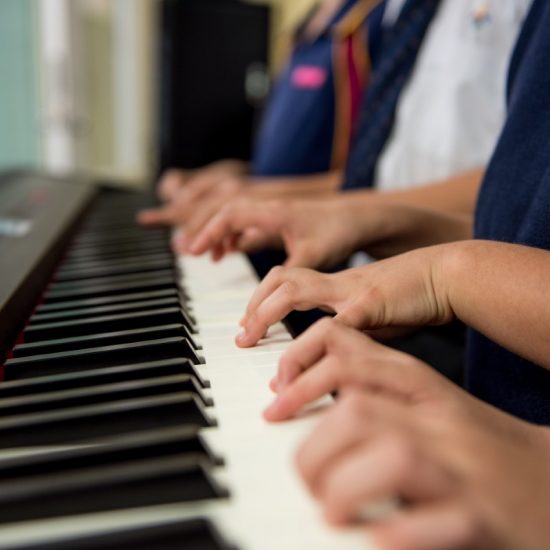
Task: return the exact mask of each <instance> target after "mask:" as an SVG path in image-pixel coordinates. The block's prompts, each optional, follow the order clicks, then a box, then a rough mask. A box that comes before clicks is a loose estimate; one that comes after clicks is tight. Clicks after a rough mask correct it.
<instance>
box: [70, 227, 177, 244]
mask: <svg viewBox="0 0 550 550" xmlns="http://www.w3.org/2000/svg"><path fill="white" fill-rule="evenodd" d="M163 234H164V237H165V239H169V238H170V234H169V232H168V231H167V230H166V231H163V232H161V233H157V235H154V234H153V233H151V231H149V230H148V229H146V228H142V227H140V226H139V225H137V224H136V225H133V226H132V227H128V228H126V229H121V230H119V231H117V232H116V233H112V232H109V233H107V232H105V231H95V232H89V233H84V234H82V233H81V234H79V235H78V236H77V237H76V238H75V239H74V240H73V244H74V245H75V246H84V245H98V246H113V245H116V244H119V243H125V242H129V241H134V240H135V241H141V240H144V241H146V240H147V239H150V238H156V237H157V236H158V235H163Z"/></svg>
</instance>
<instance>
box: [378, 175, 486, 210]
mask: <svg viewBox="0 0 550 550" xmlns="http://www.w3.org/2000/svg"><path fill="white" fill-rule="evenodd" d="M484 173H485V171H484V169H481V168H479V169H477V170H472V171H470V172H465V173H462V174H458V175H456V176H453V177H452V178H449V179H447V180H443V181H438V182H434V183H430V184H427V185H423V186H421V187H414V188H412V189H406V190H400V191H387V192H375V194H376V196H377V198H378V199H379V200H382V201H384V202H392V203H401V204H408V205H409V206H418V207H420V208H430V209H434V210H438V211H441V212H451V213H456V214H473V212H474V209H475V206H476V202H477V196H478V194H479V187H480V185H481V181H482V180H483V175H484Z"/></svg>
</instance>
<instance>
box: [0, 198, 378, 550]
mask: <svg viewBox="0 0 550 550" xmlns="http://www.w3.org/2000/svg"><path fill="white" fill-rule="evenodd" d="M0 192H1V190H0ZM142 204H143V199H142V198H141V197H139V196H135V195H130V194H128V195H126V194H113V193H106V194H103V195H101V194H100V196H99V197H98V198H96V199H95V202H94V204H93V208H92V210H91V212H90V213H89V214H88V215H87V216H86V218H85V221H84V223H83V224H82V225H81V228H80V230H79V231H78V233H77V234H76V236H75V237H74V238H73V239H72V242H71V245H70V247H69V248H68V250H67V251H66V253H65V254H64V258H63V261H62V263H61V265H60V266H59V267H58V268H57V269H56V271H55V275H54V277H53V279H52V280H51V282H50V283H49V285H48V286H47V288H46V290H45V292H44V293H43V295H42V298H41V299H40V301H39V304H38V305H37V306H36V308H35V310H34V312H33V313H32V315H31V316H30V319H29V322H28V324H27V325H26V327H25V329H24V332H23V336H22V338H19V340H18V342H17V344H16V345H15V346H14V347H13V350H12V352H11V353H10V357H9V358H8V359H7V360H6V361H5V364H4V367H3V375H4V381H3V383H1V384H0V548H2V549H12V550H14V549H16V548H18V549H23V548H25V549H28V550H31V549H33V550H38V549H41V550H44V549H54V548H55V549H56V550H57V549H65V548H67V549H69V548H79V549H81V548H86V549H98V550H99V549H106V548H139V549H141V548H143V549H145V548H147V549H151V548H155V549H160V550H162V549H172V548H186V549H191V550H194V549H197V550H202V549H212V550H216V549H230V548H233V549H236V548H237V549H241V550H246V549H250V550H252V549H254V550H255V549H266V550H271V549H273V550H274V549H278V550H279V549H281V548H285V549H308V550H309V549H321V550H323V549H325V548H326V549H329V548H331V549H332V548H339V549H344V550H346V549H347V548H349V549H350V550H351V549H354V548H363V549H364V548H365V547H366V546H367V541H366V540H365V538H364V535H363V534H362V533H359V532H353V531H337V530H333V529H331V528H329V527H328V526H327V525H326V524H325V523H324V521H323V519H322V514H321V511H320V509H319V508H318V507H317V505H316V504H315V502H313V501H312V499H311V497H310V496H309V495H308V494H307V492H306V491H305V489H304V488H303V487H302V485H301V482H300V480H299V478H298V477H297V474H296V472H295V469H294V467H293V456H294V451H295V449H296V447H297V445H298V444H299V443H300V442H301V441H302V439H303V438H304V437H305V434H307V433H308V431H309V430H310V429H311V423H312V422H314V421H315V419H314V415H311V416H309V417H304V418H302V419H299V420H295V421H292V422H288V423H285V424H277V425H269V424H267V423H266V422H265V421H264V420H263V419H262V417H261V411H262V410H263V408H264V407H265V406H266V405H267V404H268V403H269V402H270V400H271V399H272V395H271V393H270V391H269V389H268V382H269V380H270V379H271V377H272V376H273V375H274V373H275V369H276V364H277V360H278V358H279V356H280V355H281V353H282V352H283V351H284V350H285V349H286V347H287V346H288V343H289V342H290V336H289V334H288V333H287V331H286V329H285V328H284V326H283V325H279V326H276V327H274V328H273V329H272V330H271V331H270V334H269V335H268V338H266V339H265V340H264V341H263V342H262V343H261V345H259V346H257V347H256V348H254V349H249V350H241V349H239V348H237V347H236V346H235V345H234V343H233V337H234V336H235V334H236V332H237V330H238V325H237V321H238V319H239V318H240V316H241V315H242V313H243V311H244V307H245V305H246V303H247V301H248V298H249V297H250V295H251V293H252V291H253V290H254V288H255V286H256V285H257V280H256V277H255V276H254V274H253V272H252V270H251V268H250V266H249V265H248V263H247V261H246V259H245V258H244V257H241V256H238V255H234V256H231V257H229V258H226V259H225V260H224V261H223V262H221V263H219V264H212V263H211V262H210V261H209V260H208V259H205V258H199V259H196V258H180V259H178V260H174V259H173V258H172V255H171V254H170V252H169V248H168V244H167V234H166V232H165V231H164V230H153V231H146V230H144V229H141V228H139V227H136V226H135V225H134V223H133V219H134V213H135V210H136V208H138V207H139V206H141V205H142ZM0 246H2V240H1V239H0Z"/></svg>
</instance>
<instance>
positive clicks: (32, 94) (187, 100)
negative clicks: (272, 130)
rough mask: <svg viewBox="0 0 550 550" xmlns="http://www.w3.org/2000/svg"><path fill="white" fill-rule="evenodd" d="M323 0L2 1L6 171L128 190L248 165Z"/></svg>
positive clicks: (1, 164) (1, 135) (0, 128)
mask: <svg viewBox="0 0 550 550" xmlns="http://www.w3.org/2000/svg"><path fill="white" fill-rule="evenodd" d="M314 3H315V0H249V1H246V2H245V1H244V0H243V1H240V0H1V1H0V74H1V75H2V79H1V81H0V170H3V169H7V168H11V167H14V166H17V167H21V166H24V167H30V168H39V169H41V168H44V169H47V170H50V171H54V172H59V173H63V172H74V171H77V172H80V171H83V172H87V173H92V175H94V176H95V177H99V178H109V179H117V180H120V181H122V182H125V183H126V184H128V185H143V184H144V183H145V182H150V181H151V179H152V178H154V177H155V175H156V174H157V173H158V172H159V171H160V170H162V168H164V167H166V166H170V165H175V166H184V167H195V166H199V165H201V164H205V163H207V162H211V161H213V160H216V159H218V158H225V157H233V158H235V157H236V158H244V159H246V158H247V157H248V155H249V154H250V144H251V136H252V132H253V129H254V125H255V123H256V121H257V119H258V116H259V112H260V111H261V108H262V103H263V101H264V99H265V96H266V95H267V93H268V91H269V84H270V82H271V79H272V77H273V75H274V74H276V73H277V70H278V69H279V68H280V67H281V64H282V62H283V61H284V59H285V56H286V53H287V52H288V48H289V46H290V43H291V39H292V35H293V31H294V29H295V26H296V25H297V23H298V22H299V21H300V20H301V19H302V18H303V17H304V15H305V14H306V13H307V11H308V10H309V9H311V7H312V6H313V4H314Z"/></svg>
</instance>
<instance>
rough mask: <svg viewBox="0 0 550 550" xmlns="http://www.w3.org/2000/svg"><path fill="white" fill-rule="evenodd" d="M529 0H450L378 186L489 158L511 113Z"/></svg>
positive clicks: (408, 91) (405, 100) (431, 177)
mask: <svg viewBox="0 0 550 550" xmlns="http://www.w3.org/2000/svg"><path fill="white" fill-rule="evenodd" d="M391 2H392V0H390V3H391ZM530 4H531V0H485V1H481V0H443V2H442V4H441V7H440V8H439V11H438V13H437V15H436V18H435V19H434V21H433V23H432V25H431V26H430V28H429V30H428V33H427V35H426V38H425V42H424V45H423V46H422V48H421V51H420V53H419V57H418V60H417V64H416V68H415V71H414V73H413V76H412V77H411V80H410V82H409V84H408V85H407V87H406V88H405V89H404V90H403V95H402V96H401V100H400V102H399V105H398V108H397V113H396V123H395V127H394V130H393V132H392V135H391V136H390V139H389V141H388V143H387V145H386V148H385V150H384V151H383V152H382V156H381V159H380V161H379V163H378V166H377V174H376V186H377V187H378V189H380V190H383V191H387V190H393V189H402V188H407V187H411V186H415V185H421V184H425V183H429V182H433V181H436V180H440V179H445V178H448V177H450V176H452V175H453V174H457V173H459V172H462V171H466V170H470V169H474V168H478V167H483V166H484V165H485V164H486V163H487V161H488V159H489V157H490V155H491V153H492V150H493V148H494V145H495V143H496V139H497V137H498V134H499V133H500V130H501V128H502V125H503V122H504V118H505V84H506V76H507V69H508V63H509V59H510V55H511V52H512V49H513V46H514V43H515V41H516V39H517V35H518V32H519V30H520V28H521V24H522V22H523V20H524V18H525V16H526V14H527V11H528V9H529V7H530ZM483 14H485V16H483Z"/></svg>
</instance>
